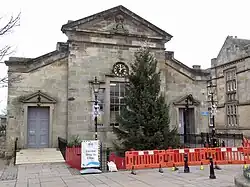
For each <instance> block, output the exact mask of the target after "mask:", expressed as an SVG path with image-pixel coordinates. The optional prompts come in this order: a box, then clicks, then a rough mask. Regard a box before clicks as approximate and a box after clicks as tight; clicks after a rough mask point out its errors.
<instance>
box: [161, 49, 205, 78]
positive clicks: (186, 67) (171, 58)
mask: <svg viewBox="0 0 250 187" xmlns="http://www.w3.org/2000/svg"><path fill="white" fill-rule="evenodd" d="M169 52H170V53H172V55H171V57H170V58H168V59H169V60H172V61H174V62H175V63H177V64H178V65H180V66H181V67H183V68H184V69H186V70H188V71H189V72H191V73H193V74H194V75H197V74H199V73H200V72H202V73H204V74H207V75H209V74H210V73H209V72H206V71H208V70H209V69H210V68H208V69H200V71H196V70H195V69H193V68H190V67H188V66H187V65H185V64H184V63H182V62H180V61H179V60H177V59H176V58H174V52H173V51H165V54H166V53H169ZM165 59H167V58H165Z"/></svg>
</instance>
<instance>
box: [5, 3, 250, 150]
mask: <svg viewBox="0 0 250 187" xmlns="http://www.w3.org/2000/svg"><path fill="white" fill-rule="evenodd" d="M61 30H62V32H63V33H64V34H65V35H66V36H67V37H68V40H67V42H66V43H62V42H59V43H58V44H57V48H56V50H55V51H53V52H50V53H48V54H45V55H43V56H40V57H37V58H34V59H32V58H20V57H11V58H10V59H9V60H8V61H6V62H5V63H6V65H7V66H8V67H9V72H8V75H9V77H10V79H13V80H15V81H10V82H9V85H8V125H7V147H6V149H7V153H8V154H11V153H12V151H13V144H14V139H15V138H16V137H18V139H19V141H18V146H19V147H20V148H29V147H32V146H37V147H38V148H39V147H44V146H45V147H57V138H58V137H62V138H66V139H69V138H71V137H72V136H73V135H79V136H80V137H81V138H82V139H93V138H94V121H93V117H92V109H93V107H92V105H93V100H94V94H93V91H92V85H91V81H93V79H94V77H95V76H96V77H97V79H98V80H99V81H101V90H102V91H101V93H102V95H100V97H102V99H100V100H102V116H101V118H100V125H98V138H99V139H100V140H101V141H102V142H104V143H105V144H106V146H112V140H113V139H114V138H115V136H114V134H113V133H112V125H114V124H115V123H113V122H114V120H115V119H114V113H119V110H118V109H117V108H119V107H114V105H115V104H116V105H117V106H119V104H120V102H121V100H122V97H121V95H122V93H121V92H122V88H123V86H124V85H123V83H124V82H125V81H126V80H125V78H124V77H119V76H115V75H114V73H113V71H112V68H113V66H114V64H115V63H117V62H123V63H125V64H126V65H127V66H129V63H130V62H132V61H133V60H134V53H135V52H136V51H137V50H138V48H139V47H141V46H147V47H149V48H150V50H151V51H152V52H153V53H154V55H155V57H156V59H157V60H158V62H159V63H158V64H159V67H158V68H159V70H160V71H161V91H162V93H163V94H165V96H166V100H167V102H168V103H169V104H170V106H171V111H170V113H171V126H172V127H178V130H179V132H180V133H184V132H185V133H200V132H208V131H209V117H208V116H203V115H201V114H202V113H204V112H207V111H208V107H209V103H208V102H207V99H208V98H207V82H208V80H210V79H211V78H212V79H213V80H214V81H215V82H216V83H217V94H216V95H217V98H218V100H219V102H218V107H219V109H218V117H216V125H217V124H218V126H219V127H220V129H221V130H222V131H229V130H230V129H231V127H230V126H228V123H227V122H226V119H227V118H226V113H225V107H226V106H225V103H226V101H225V99H224V97H225V94H226V93H225V86H226V85H225V75H224V74H223V72H224V70H225V69H227V67H236V66H237V68H236V69H237V85H238V87H237V88H238V89H239V90H237V93H238V98H237V106H238V108H237V119H238V121H239V123H238V124H237V126H234V127H233V129H234V132H245V131H244V130H247V126H248V124H247V122H248V121H249V120H248V118H249V117H248V115H247V112H246V111H247V110H245V109H247V108H248V106H249V105H248V103H247V100H248V99H249V97H250V96H249V94H248V93H247V92H246V91H243V90H244V88H247V84H248V82H247V81H248V80H249V76H250V74H249V73H248V70H247V68H248V67H247V66H248V65H247V62H248V57H247V52H239V50H246V49H245V48H244V45H247V44H248V41H247V42H243V43H244V45H243V44H242V46H239V48H237V47H235V48H234V50H236V51H237V50H238V52H237V53H234V52H232V50H233V49H230V50H231V51H230V50H229V49H228V48H230V47H232V46H233V45H235V44H234V42H231V40H232V41H237V42H239V43H241V40H239V39H236V38H231V37H228V38H227V40H226V42H225V43H226V44H224V46H223V47H222V50H221V52H220V54H219V56H218V57H217V59H213V60H212V67H211V68H210V69H206V70H203V69H201V68H200V66H199V65H194V66H193V68H190V67H187V66H186V65H184V64H183V63H181V62H179V61H178V60H176V59H175V58H174V52H171V51H166V50H165V44H166V43H167V42H168V41H169V40H171V38H172V36H171V35H170V34H168V33H167V32H165V31H163V30H161V29H160V28H158V27H156V26H155V25H153V24H152V23H150V22H148V21H146V20H144V19H143V18H141V17H140V16H138V15H136V14H135V13H133V12H131V11H130V10H128V9H127V8H125V7H123V6H117V7H114V8H111V9H109V10H105V11H103V12H100V13H97V14H95V15H91V16H89V17H86V18H83V19H80V20H76V21H69V22H68V23H67V24H65V25H63V26H62V29H61ZM242 41H243V40H242ZM244 41H245V40H244ZM229 54H230V55H229ZM238 54H239V56H237V55H238ZM242 59H244V60H242ZM243 69H244V70H245V71H244V72H243ZM240 72H242V73H240ZM248 74H249V75H248ZM248 87H250V86H248ZM239 93H242V94H239ZM116 94H118V96H116ZM189 94H192V96H193V98H194V101H195V102H194V103H193V104H192V105H190V111H191V112H190V116H189V117H190V119H191V120H190V123H189V126H188V127H184V117H183V111H184V108H185V98H186V97H187V96H188V95H189ZM114 98H115V99H114ZM113 102H118V103H115V104H114V103H113ZM242 103H244V105H243V104H242ZM249 107H250V106H249ZM36 108H47V109H48V110H47V112H44V113H43V114H42V113H39V110H37V109H36ZM34 111H37V112H34ZM44 111H46V110H44ZM240 112H241V113H240ZM184 129H185V130H184ZM46 133H47V134H46Z"/></svg>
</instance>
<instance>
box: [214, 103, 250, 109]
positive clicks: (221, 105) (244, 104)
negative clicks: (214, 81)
mask: <svg viewBox="0 0 250 187" xmlns="http://www.w3.org/2000/svg"><path fill="white" fill-rule="evenodd" d="M227 104H228V105H230V104H236V105H237V106H248V105H250V101H246V102H239V101H235V102H231V103H223V104H218V105H217V108H224V107H225V106H226V105H227Z"/></svg>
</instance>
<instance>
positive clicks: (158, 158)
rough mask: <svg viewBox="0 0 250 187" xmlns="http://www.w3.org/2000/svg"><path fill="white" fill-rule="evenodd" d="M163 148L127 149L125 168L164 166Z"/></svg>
mask: <svg viewBox="0 0 250 187" xmlns="http://www.w3.org/2000/svg"><path fill="white" fill-rule="evenodd" d="M164 157H165V150H152V151H127V152H126V153H125V158H126V169H132V168H133V167H134V169H144V168H158V167H160V166H161V167H165V166H166V162H165V161H164Z"/></svg>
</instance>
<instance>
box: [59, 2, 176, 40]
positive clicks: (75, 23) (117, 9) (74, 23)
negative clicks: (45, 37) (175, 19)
mask: <svg viewBox="0 0 250 187" xmlns="http://www.w3.org/2000/svg"><path fill="white" fill-rule="evenodd" d="M114 12H122V13H124V14H126V15H128V16H130V17H132V18H133V19H136V20H137V21H138V22H140V23H141V24H143V25H145V26H147V27H148V28H150V29H152V30H153V31H155V32H157V33H159V34H160V35H161V36H164V37H165V38H168V39H169V40H170V39H171V38H172V35H170V34H169V33H167V32H165V31H164V30H162V29H160V28H159V27H157V26H155V25H154V24H152V23H150V22H149V21H147V20H145V19H143V18H142V17H140V16H138V15H137V14H135V13H134V12H132V11H130V10H129V9H127V8H125V7H124V6H122V5H119V6H116V7H113V8H110V9H108V10H105V11H102V12H99V13H96V14H94V15H91V16H88V17H85V18H82V19H79V20H76V21H71V22H69V23H67V24H64V25H63V26H62V28H61V30H62V32H65V31H67V30H72V29H73V28H74V27H76V26H78V25H80V24H84V23H87V22H90V21H92V20H94V19H97V18H98V17H101V16H106V15H109V14H111V13H114Z"/></svg>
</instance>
